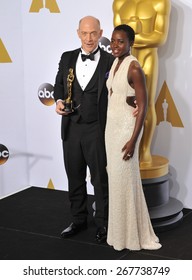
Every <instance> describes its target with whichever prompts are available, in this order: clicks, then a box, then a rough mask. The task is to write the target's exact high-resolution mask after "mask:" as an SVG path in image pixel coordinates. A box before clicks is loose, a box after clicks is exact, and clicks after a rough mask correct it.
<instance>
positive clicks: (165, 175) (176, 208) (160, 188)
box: [140, 155, 183, 232]
mask: <svg viewBox="0 0 192 280" xmlns="http://www.w3.org/2000/svg"><path fill="white" fill-rule="evenodd" d="M140 173H141V179H142V185H143V191H144V194H145V199H146V203H147V206H148V209H149V215H150V218H151V222H152V225H153V228H154V230H155V231H156V232H160V231H164V230H168V229H171V228H173V227H175V226H177V225H178V224H180V222H181V221H182V218H183V213H182V210H183V204H182V203H181V202H180V201H179V200H177V199H175V198H172V197H170V188H169V161H168V159H167V158H165V157H162V156H158V155H152V164H142V163H140Z"/></svg>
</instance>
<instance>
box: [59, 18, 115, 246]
mask: <svg viewBox="0 0 192 280" xmlns="http://www.w3.org/2000/svg"><path fill="white" fill-rule="evenodd" d="M102 32H103V31H102V29H101V28H100V22H99V20H98V19H97V18H94V17H92V16H86V17H84V18H82V19H81V20H80V22H79V28H78V30H77V33H78V36H79V38H80V40H81V48H79V49H76V50H72V51H68V52H64V53H63V54H62V56H61V59H60V62H59V69H58V73H57V75H56V80H55V86H54V98H55V101H56V112H57V113H58V114H59V115H61V116H62V125H61V135H62V141H63V152H64V164H65V169H66V173H67V177H68V188H69V200H70V203H71V213H72V217H73V220H72V223H71V224H70V225H69V226H68V227H67V228H66V229H64V230H63V231H62V232H61V237H62V238H66V237H70V236H73V235H75V234H77V233H78V232H80V231H82V230H84V229H86V228H87V216H88V211H87V189H86V172H87V167H89V170H90V176H91V183H92V185H93V187H94V194H95V205H96V211H95V216H94V220H95V224H96V227H97V229H96V235H95V240H96V241H97V242H98V243H101V242H104V241H105V240H106V235H107V229H106V227H107V215H108V178H107V173H106V154H105V143H104V130H105V123H106V112H107V98H108V97H107V96H108V92H107V88H106V79H107V77H108V72H109V70H110V68H111V65H112V63H113V61H114V58H113V56H112V55H111V54H109V53H107V52H105V51H103V50H102V49H100V48H99V46H98V44H99V39H100V38H101V36H102ZM69 69H72V71H73V75H74V76H72V79H71V78H70V79H69V77H70V73H69ZM67 80H68V81H67ZM69 81H70V86H69ZM70 89H71V93H72V102H73V104H72V106H73V112H72V113H70V112H66V111H65V109H66V105H65V102H64V100H66V99H67V97H68V93H69V91H70Z"/></svg>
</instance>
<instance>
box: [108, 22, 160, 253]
mask: <svg viewBox="0 0 192 280" xmlns="http://www.w3.org/2000/svg"><path fill="white" fill-rule="evenodd" d="M134 38H135V33H134V30H133V29H132V28H131V27H130V26H128V25H125V24H123V25H119V26H117V27H115V29H114V31H113V33H112V39H111V49H112V52H113V55H114V56H115V57H116V59H115V61H114V63H113V65H112V68H111V71H110V73H109V78H108V80H107V87H108V110H107V123H106V131H105V143H106V153H107V172H108V178H109V221H108V233H107V243H108V244H109V245H111V246H113V248H114V249H115V250H123V249H130V250H141V249H149V250H156V249H159V248H161V244H160V243H159V239H158V237H157V236H156V235H155V233H154V231H153V227H152V225H151V221H150V217H149V213H148V208H147V205H146V201H145V197H144V193H143V188H142V183H141V177H140V170H139V155H138V153H139V143H140V140H141V136H142V132H143V123H144V119H145V115H146V108H147V90H146V84H145V76H144V72H143V70H142V68H141V66H140V64H139V62H138V61H137V59H136V58H135V57H134V56H132V55H131V54H130V47H131V46H132V45H133V43H134ZM134 99H136V102H137V105H138V108H139V109H138V114H137V116H136V117H134V116H133V110H134V108H133V107H134Z"/></svg>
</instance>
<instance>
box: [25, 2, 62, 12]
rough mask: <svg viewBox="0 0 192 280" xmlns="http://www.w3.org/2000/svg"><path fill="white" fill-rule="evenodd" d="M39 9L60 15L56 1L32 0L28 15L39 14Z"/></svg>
mask: <svg viewBox="0 0 192 280" xmlns="http://www.w3.org/2000/svg"><path fill="white" fill-rule="evenodd" d="M41 9H48V10H49V12H50V13H60V10H59V7H58V5H57V1H56V0H32V3H31V7H30V10H29V12H30V13H39V12H40V10H41Z"/></svg>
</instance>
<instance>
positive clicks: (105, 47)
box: [99, 37, 112, 53]
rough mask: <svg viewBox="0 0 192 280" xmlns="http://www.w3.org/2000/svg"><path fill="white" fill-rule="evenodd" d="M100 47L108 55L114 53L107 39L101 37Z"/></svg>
mask: <svg viewBox="0 0 192 280" xmlns="http://www.w3.org/2000/svg"><path fill="white" fill-rule="evenodd" d="M99 46H100V48H101V49H103V50H104V51H106V52H108V53H112V51H111V48H110V41H109V39H107V38H106V37H101V39H100V40H99Z"/></svg>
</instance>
